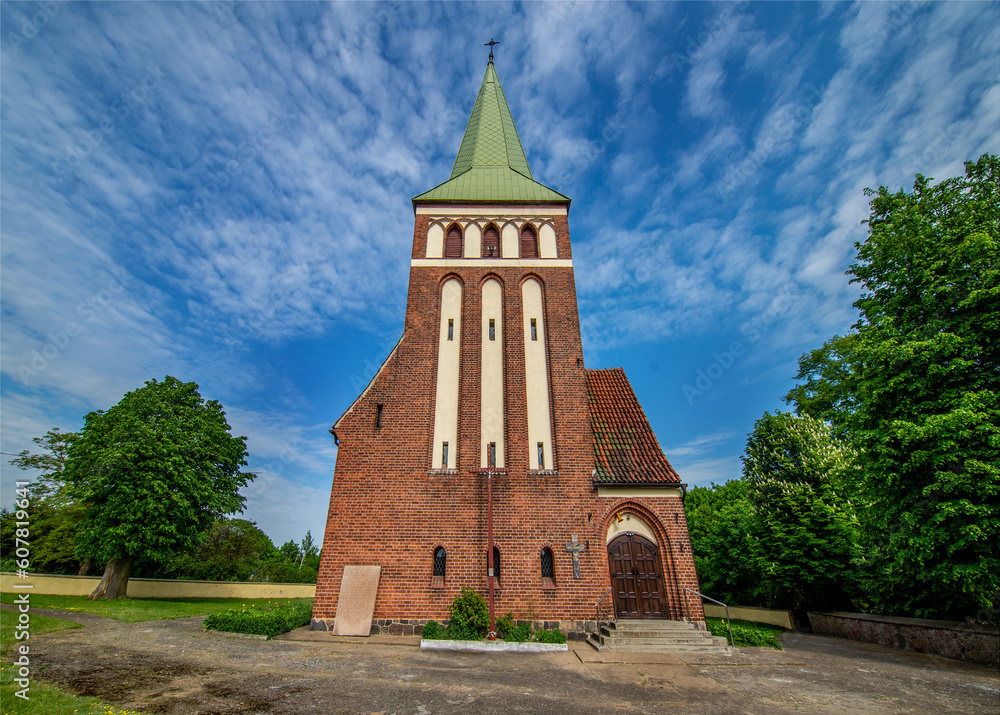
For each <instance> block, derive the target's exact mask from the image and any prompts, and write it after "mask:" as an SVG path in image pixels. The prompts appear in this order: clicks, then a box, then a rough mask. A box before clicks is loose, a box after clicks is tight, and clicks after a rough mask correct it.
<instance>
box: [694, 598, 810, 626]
mask: <svg viewBox="0 0 1000 715" xmlns="http://www.w3.org/2000/svg"><path fill="white" fill-rule="evenodd" d="M704 608H705V617H706V618H725V617H726V609H725V608H723V607H722V606H716V605H715V604H712V603H706V604H704ZM729 617H730V618H732V619H733V620H736V621H753V622H755V623H766V624H768V625H770V626H778V627H779V628H784V629H785V630H789V631H791V630H794V629H795V621H794V620H792V612H791V611H776V610H774V609H773V608H753V607H751V606H730V607H729Z"/></svg>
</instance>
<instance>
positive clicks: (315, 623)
mask: <svg viewBox="0 0 1000 715" xmlns="http://www.w3.org/2000/svg"><path fill="white" fill-rule="evenodd" d="M429 620H430V619H427V618H375V619H373V620H372V627H371V631H370V632H369V633H368V635H371V636H419V635H421V634H422V633H423V630H424V625H425V624H426V623H427V622H428V621H429ZM333 621H334V619H333V618H313V619H312V621H311V622H310V623H309V630H311V631H332V630H333ZM439 623H441V625H442V626H447V625H448V621H439ZM516 623H518V624H520V623H530V624H531V629H532V630H533V631H540V630H541V629H543V628H545V629H546V630H552V629H553V628H558V629H559V630H561V631H562V632H563V633H565V634H566V638H567V639H569V640H571V641H584V640H587V634H588V633H594V632H596V631H597V622H596V621H516Z"/></svg>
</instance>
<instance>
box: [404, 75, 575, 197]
mask: <svg viewBox="0 0 1000 715" xmlns="http://www.w3.org/2000/svg"><path fill="white" fill-rule="evenodd" d="M413 201H414V203H417V202H421V203H423V202H436V201H528V202H558V203H568V202H569V199H568V198H567V197H565V196H563V195H562V194H560V193H559V192H557V191H553V190H552V189H550V188H548V187H547V186H544V185H543V184H540V183H538V182H537V181H535V180H534V179H533V178H532V176H531V169H529V168H528V159H527V157H525V155H524V148H523V147H522V146H521V139H520V138H519V137H518V136H517V128H516V127H515V126H514V118H513V117H512V116H511V114H510V107H508V106H507V98H506V97H504V94H503V89H502V88H501V87H500V80H499V79H498V78H497V72H496V69H495V68H494V67H493V62H492V61H490V62H489V64H487V65H486V74H485V75H483V83H482V85H481V86H480V87H479V95H478V96H477V97H476V103H475V105H474V106H473V107H472V115H471V116H470V117H469V124H468V126H467V127H466V128H465V135H464V136H463V137H462V145H461V146H460V147H459V149H458V156H457V157H456V158H455V166H454V168H452V170H451V177H450V178H449V179H448V181H446V182H444V183H443V184H440V185H438V186H436V187H434V188H433V189H431V190H430V191H427V192H424V193H423V194H420V195H419V196H417V197H415V198H414V199H413Z"/></svg>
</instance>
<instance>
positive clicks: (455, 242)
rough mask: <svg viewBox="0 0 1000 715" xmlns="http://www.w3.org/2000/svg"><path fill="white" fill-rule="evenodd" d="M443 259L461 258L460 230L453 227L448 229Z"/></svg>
mask: <svg viewBox="0 0 1000 715" xmlns="http://www.w3.org/2000/svg"><path fill="white" fill-rule="evenodd" d="M444 257H445V258H461V257H462V229H461V228H459V227H458V226H455V225H453V226H452V227H451V228H449V229H448V235H447V236H446V237H445V239H444Z"/></svg>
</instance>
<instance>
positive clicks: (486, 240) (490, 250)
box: [483, 224, 500, 258]
mask: <svg viewBox="0 0 1000 715" xmlns="http://www.w3.org/2000/svg"><path fill="white" fill-rule="evenodd" d="M483 258H500V232H499V231H497V227H496V226H494V225H493V224H490V225H489V226H487V227H486V230H485V231H483Z"/></svg>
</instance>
